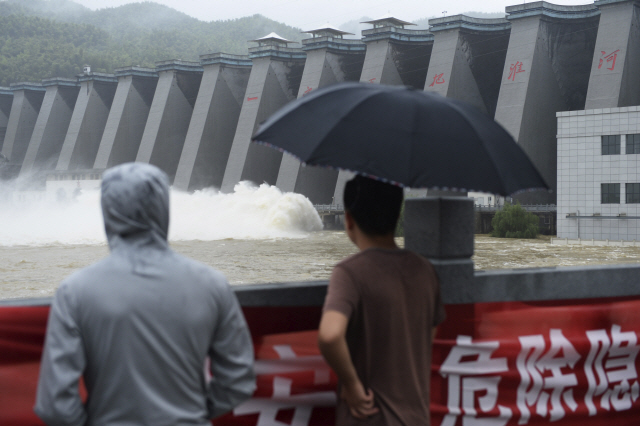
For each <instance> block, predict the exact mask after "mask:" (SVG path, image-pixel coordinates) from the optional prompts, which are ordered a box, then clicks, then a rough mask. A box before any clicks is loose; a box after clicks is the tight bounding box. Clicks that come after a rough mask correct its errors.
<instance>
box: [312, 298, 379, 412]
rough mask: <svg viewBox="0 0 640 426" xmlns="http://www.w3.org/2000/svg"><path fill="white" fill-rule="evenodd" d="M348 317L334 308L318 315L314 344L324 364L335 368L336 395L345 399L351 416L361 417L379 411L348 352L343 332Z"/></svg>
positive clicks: (371, 392)
mask: <svg viewBox="0 0 640 426" xmlns="http://www.w3.org/2000/svg"><path fill="white" fill-rule="evenodd" d="M348 323H349V319H348V318H347V316H346V315H344V314H343V313H341V312H338V311H332V310H327V311H325V312H324V313H323V314H322V319H321V320H320V328H319V330H318V346H319V348H320V352H321V353H322V356H323V357H324V359H325V360H326V361H327V364H329V366H330V367H331V368H332V369H333V371H335V373H336V375H337V376H338V379H339V380H340V383H341V385H342V392H341V395H340V397H341V398H342V399H344V400H345V401H346V402H347V405H348V406H349V410H350V412H351V415H352V416H354V417H356V418H359V419H364V418H367V417H368V416H371V415H373V414H376V413H377V412H378V411H379V410H378V408H377V407H376V406H375V405H374V404H375V401H374V394H373V391H372V390H371V389H367V390H365V389H364V386H363V385H362V382H361V381H360V379H359V378H358V374H357V373H356V369H355V367H354V365H353V361H352V360H351V355H350V354H349V348H348V346H347V340H346V332H347V325H348Z"/></svg>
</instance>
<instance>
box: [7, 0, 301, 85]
mask: <svg viewBox="0 0 640 426" xmlns="http://www.w3.org/2000/svg"><path fill="white" fill-rule="evenodd" d="M56 5H57V6H59V8H58V9H56V8H55V6H56ZM52 10H54V11H53V12H52ZM45 17H53V19H47V18H45ZM272 31H274V32H277V33H278V34H280V35H281V36H283V37H285V38H288V39H290V40H294V41H298V40H300V38H301V34H300V30H299V29H297V28H293V27H290V26H288V25H285V24H281V23H279V22H275V21H272V20H270V19H267V18H265V17H263V16H261V15H253V16H248V17H245V18H240V19H233V20H226V21H214V22H204V21H200V20H198V19H195V18H192V17H190V16H188V15H186V14H184V13H181V12H178V11H176V10H174V9H171V8H169V7H166V6H162V5H159V4H157V3H152V2H143V3H134V4H128V5H125V6H120V7H115V8H107V9H101V10H98V11H92V10H90V9H87V8H85V7H83V6H80V5H78V4H76V3H74V2H72V1H69V0H51V1H44V0H24V1H23V0H20V1H18V0H6V1H0V85H1V86H7V85H9V84H11V83H16V82H19V81H34V82H37V81H40V80H42V79H44V78H49V77H67V78H72V77H74V76H75V75H76V74H78V73H80V72H81V71H82V66H83V65H84V64H85V63H87V64H90V65H91V67H92V70H93V71H96V72H113V70H114V69H115V68H118V67H123V66H129V65H139V66H144V67H154V66H155V63H156V62H157V61H163V60H169V59H183V60H191V61H197V60H199V56H200V55H202V54H206V53H214V52H225V53H233V54H247V47H248V46H247V41H248V40H253V39H256V38H259V37H262V36H264V35H267V34H268V33H270V32H272Z"/></svg>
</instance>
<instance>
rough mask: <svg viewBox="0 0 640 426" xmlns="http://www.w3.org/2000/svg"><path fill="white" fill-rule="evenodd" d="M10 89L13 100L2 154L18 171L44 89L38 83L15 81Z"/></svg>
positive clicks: (38, 111) (38, 110)
mask: <svg viewBox="0 0 640 426" xmlns="http://www.w3.org/2000/svg"><path fill="white" fill-rule="evenodd" d="M11 91H12V92H13V102H12V103H11V113H10V114H9V121H8V122H7V132H6V134H5V137H4V143H3V145H2V154H4V156H5V157H7V158H8V159H9V164H10V165H11V166H13V167H15V168H16V169H17V170H16V171H19V170H20V167H22V162H23V160H24V156H25V154H26V153H27V147H28V146H29V141H30V140H31V135H32V134H33V129H34V128H35V126H36V120H37V119H38V114H39V113H40V107H41V106H42V101H43V99H44V93H45V91H46V89H45V88H44V87H43V86H42V85H41V84H39V83H15V84H12V85H11Z"/></svg>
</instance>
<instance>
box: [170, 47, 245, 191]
mask: <svg viewBox="0 0 640 426" xmlns="http://www.w3.org/2000/svg"><path fill="white" fill-rule="evenodd" d="M200 63H201V64H202V66H203V67H204V73H203V75H202V82H201V83H200V90H199V91H198V97H197V99H196V103H195V107H194V109H193V115H192V116H191V122H190V124H189V129H188V131H187V136H186V140H185V142H184V147H183V149H182V155H180V162H179V163H178V170H177V172H176V178H175V181H174V186H175V187H176V188H177V189H180V190H183V191H188V190H196V189H202V188H206V187H216V188H220V186H221V185H222V178H223V177H224V171H225V169H226V167H227V160H228V159H229V152H230V151H231V144H232V143H233V137H234V134H235V131H236V127H237V125H238V118H239V117H240V109H241V107H242V101H243V98H244V94H245V92H246V90H247V83H248V82H249V74H250V73H251V60H250V59H249V57H248V56H237V55H227V54H225V53H213V54H209V55H202V56H200Z"/></svg>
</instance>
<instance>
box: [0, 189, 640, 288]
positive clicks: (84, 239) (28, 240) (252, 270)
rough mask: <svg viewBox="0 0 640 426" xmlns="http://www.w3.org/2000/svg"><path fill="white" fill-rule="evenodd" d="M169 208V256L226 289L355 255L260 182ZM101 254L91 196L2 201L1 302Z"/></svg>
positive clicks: (484, 252) (530, 249)
mask: <svg viewBox="0 0 640 426" xmlns="http://www.w3.org/2000/svg"><path fill="white" fill-rule="evenodd" d="M171 203H172V209H171V229H170V232H169V239H170V241H171V246H172V247H173V249H174V250H176V251H178V252H180V253H183V254H185V255H187V256H190V257H192V258H194V259H196V260H199V261H201V262H203V263H206V264H208V265H211V266H213V267H215V268H216V269H219V270H221V271H222V272H223V273H224V274H225V275H226V276H227V278H228V279H229V281H230V283H231V284H232V285H250V284H256V283H268V282H292V281H309V280H324V279H327V278H328V277H329V274H330V273H331V269H332V267H333V265H334V264H335V263H336V262H338V261H339V260H341V259H343V258H344V257H345V256H348V255H350V254H352V253H355V252H356V248H355V247H354V246H353V245H352V244H351V243H350V242H349V241H348V238H347V236H346V235H345V233H344V232H340V231H322V230H321V227H322V224H321V222H320V219H319V218H318V216H317V214H316V213H315V210H314V208H313V206H312V205H311V203H310V202H309V201H308V200H307V199H306V198H304V197H302V196H300V195H298V194H291V193H285V194H283V193H281V192H280V191H279V190H278V189H276V188H274V187H270V186H267V185H263V186H260V187H254V186H251V185H247V184H243V183H241V184H239V185H238V186H237V187H236V191H235V192H234V193H233V194H219V193H217V192H215V191H200V192H196V193H194V194H184V193H177V192H174V193H172V198H171ZM398 243H399V244H400V245H402V244H403V240H402V239H398ZM107 253H108V248H107V245H106V243H105V237H104V231H103V229H102V224H101V216H100V207H99V194H98V193H97V192H90V191H89V192H86V193H83V194H81V195H80V196H79V197H78V199H77V200H76V201H75V202H73V203H70V204H59V203H56V202H47V201H37V202H31V203H28V202H20V203H17V202H9V201H3V202H2V204H0V299H15V298H29V297H47V296H51V295H53V293H54V292H55V289H56V288H57V286H58V284H59V283H60V281H61V280H62V279H63V278H64V277H66V276H67V275H69V274H70V273H71V272H73V271H74V270H76V269H78V268H82V267H84V266H87V265H89V264H91V263H93V262H96V261H97V260H99V259H100V258H102V257H104V256H106V255H107ZM473 260H474V262H475V267H476V269H505V268H530V267H555V266H572V265H594V264H613V263H638V262H640V247H588V246H575V247H574V246H560V245H552V244H550V243H549V239H548V238H544V237H542V238H539V239H536V240H517V239H497V238H491V237H488V236H485V235H478V236H476V240H475V255H474V258H473Z"/></svg>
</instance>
